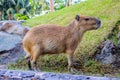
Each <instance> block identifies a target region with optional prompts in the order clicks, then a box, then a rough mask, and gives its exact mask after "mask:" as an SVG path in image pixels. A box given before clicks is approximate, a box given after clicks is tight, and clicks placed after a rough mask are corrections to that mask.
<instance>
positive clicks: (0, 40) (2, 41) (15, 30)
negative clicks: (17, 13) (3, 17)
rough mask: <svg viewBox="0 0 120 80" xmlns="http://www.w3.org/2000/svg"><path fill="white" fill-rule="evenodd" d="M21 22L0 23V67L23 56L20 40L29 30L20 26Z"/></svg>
mask: <svg viewBox="0 0 120 80" xmlns="http://www.w3.org/2000/svg"><path fill="white" fill-rule="evenodd" d="M22 22H23V21H14V20H10V21H0V65H5V64H11V63H15V62H17V61H18V60H19V59H20V58H22V57H23V56H25V52H24V50H23V47H22V39H23V37H24V35H25V34H26V33H27V32H28V31H29V30H30V28H29V27H25V26H24V27H23V26H22V25H21V23H22Z"/></svg>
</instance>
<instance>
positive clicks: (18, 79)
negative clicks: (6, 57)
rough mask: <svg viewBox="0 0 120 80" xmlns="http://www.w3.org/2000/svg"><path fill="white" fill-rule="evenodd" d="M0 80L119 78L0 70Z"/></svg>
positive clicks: (116, 79) (97, 79)
mask: <svg viewBox="0 0 120 80" xmlns="http://www.w3.org/2000/svg"><path fill="white" fill-rule="evenodd" d="M0 75H1V76H0V79H3V80H4V79H6V80H10V79H12V80H120V78H109V77H94V76H86V75H72V74H62V73H61V74H60V73H51V72H34V71H20V70H0Z"/></svg>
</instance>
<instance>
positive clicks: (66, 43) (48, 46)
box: [23, 15, 101, 68]
mask: <svg viewBox="0 0 120 80" xmlns="http://www.w3.org/2000/svg"><path fill="white" fill-rule="evenodd" d="M100 24H101V22H100V20H98V19H96V18H93V17H86V16H79V15H76V17H75V19H74V20H73V21H72V22H71V23H70V24H69V25H68V26H66V27H62V26H58V25H41V26H38V27H34V28H33V29H31V30H30V31H28V33H27V34H26V36H25V37H24V39H23V47H24V49H25V51H26V52H27V55H26V58H28V57H30V59H31V60H30V61H31V64H32V68H35V67H36V65H35V64H34V63H35V62H36V60H37V59H38V57H39V56H40V55H44V54H61V53H66V55H67V58H68V66H69V68H70V67H72V66H73V55H74V52H75V49H76V48H77V46H78V44H79V43H80V41H81V39H82V37H83V34H84V33H85V32H86V31H88V30H93V29H97V28H99V27H100Z"/></svg>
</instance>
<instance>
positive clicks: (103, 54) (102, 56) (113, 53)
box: [95, 40, 120, 68]
mask: <svg viewBox="0 0 120 80" xmlns="http://www.w3.org/2000/svg"><path fill="white" fill-rule="evenodd" d="M95 59H96V60H98V61H100V62H101V63H102V64H110V65H111V66H112V67H117V68H119V67H120V45H119V44H117V45H115V44H114V43H113V42H112V41H110V40H106V41H104V42H103V43H101V44H100V45H99V47H98V50H97V52H96V55H95Z"/></svg>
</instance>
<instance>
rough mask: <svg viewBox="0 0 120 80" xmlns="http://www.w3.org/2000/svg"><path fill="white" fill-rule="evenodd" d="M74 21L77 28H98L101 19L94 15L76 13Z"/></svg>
mask: <svg viewBox="0 0 120 80" xmlns="http://www.w3.org/2000/svg"><path fill="white" fill-rule="evenodd" d="M75 23H76V26H77V27H78V28H82V29H84V30H85V31H87V30H94V29H98V28H100V26H101V21H100V20H99V19H97V18H94V17H89V16H80V15H76V17H75Z"/></svg>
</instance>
